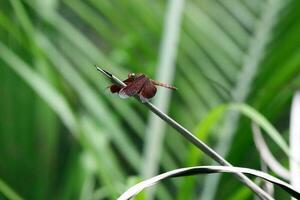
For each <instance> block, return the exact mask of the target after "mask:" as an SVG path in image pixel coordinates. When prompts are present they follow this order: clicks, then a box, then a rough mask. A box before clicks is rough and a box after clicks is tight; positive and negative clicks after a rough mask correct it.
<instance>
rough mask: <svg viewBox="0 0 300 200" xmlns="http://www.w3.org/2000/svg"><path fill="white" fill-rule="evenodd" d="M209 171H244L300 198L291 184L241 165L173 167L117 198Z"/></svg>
mask: <svg viewBox="0 0 300 200" xmlns="http://www.w3.org/2000/svg"><path fill="white" fill-rule="evenodd" d="M211 173H234V174H237V173H245V174H249V175H254V176H256V177H259V178H262V179H264V180H266V181H268V182H271V183H273V184H275V185H277V186H279V187H281V188H282V189H284V190H285V191H286V192H287V193H289V194H290V195H292V196H293V197H296V198H297V199H299V198H300V192H299V191H297V190H296V189H295V188H294V187H293V186H291V185H289V184H288V183H286V182H284V181H282V180H280V179H278V178H276V177H274V176H271V175H269V174H267V173H264V172H261V171H258V170H254V169H249V168H243V167H229V166H197V167H187V168H180V169H175V170H172V171H169V172H166V173H163V174H160V175H158V176H155V177H152V178H150V179H148V180H145V181H142V182H140V183H138V184H136V185H134V186H133V187H131V188H129V189H128V190H127V191H126V192H124V193H123V194H122V195H121V196H120V197H119V198H118V200H128V199H131V198H132V197H134V196H135V195H136V194H138V193H139V192H141V191H142V190H143V189H145V188H147V187H150V186H153V185H155V184H156V183H158V182H159V181H162V180H165V179H169V178H176V177H182V176H183V177H185V176H191V175H196V174H211Z"/></svg>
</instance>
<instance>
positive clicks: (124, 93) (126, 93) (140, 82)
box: [119, 75, 149, 98]
mask: <svg viewBox="0 0 300 200" xmlns="http://www.w3.org/2000/svg"><path fill="white" fill-rule="evenodd" d="M147 80H149V79H148V78H147V77H146V76H145V75H141V76H139V77H137V78H136V79H135V80H133V81H132V82H130V83H128V84H127V86H125V87H123V88H122V89H121V90H120V92H119V96H120V97H121V98H127V97H131V96H133V95H136V94H138V93H139V92H140V91H141V89H142V88H143V86H144V84H145V82H146V81H147Z"/></svg>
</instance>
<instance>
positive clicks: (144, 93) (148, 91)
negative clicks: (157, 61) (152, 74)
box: [139, 79, 157, 102]
mask: <svg viewBox="0 0 300 200" xmlns="http://www.w3.org/2000/svg"><path fill="white" fill-rule="evenodd" d="M156 90H157V89H156V87H155V85H154V84H153V83H152V82H151V81H150V80H149V79H148V80H147V82H146V83H145V84H144V87H143V88H142V90H141V91H140V93H139V96H140V99H141V101H142V102H146V101H148V100H149V99H151V98H152V97H154V95H155V94H156Z"/></svg>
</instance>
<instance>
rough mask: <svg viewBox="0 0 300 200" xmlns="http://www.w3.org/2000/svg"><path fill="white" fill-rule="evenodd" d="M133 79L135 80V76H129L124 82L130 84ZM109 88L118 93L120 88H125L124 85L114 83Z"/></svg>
mask: <svg viewBox="0 0 300 200" xmlns="http://www.w3.org/2000/svg"><path fill="white" fill-rule="evenodd" d="M132 81H133V78H128V79H126V80H124V81H123V82H124V83H125V84H126V85H128V84H129V83H131V82H132ZM108 88H109V89H110V92H111V93H117V92H120V90H121V89H122V88H123V86H119V85H116V84H113V85H110V86H108Z"/></svg>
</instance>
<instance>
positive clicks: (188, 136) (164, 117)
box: [96, 66, 273, 200]
mask: <svg viewBox="0 0 300 200" xmlns="http://www.w3.org/2000/svg"><path fill="white" fill-rule="evenodd" d="M96 68H97V70H98V71H100V72H101V73H102V74H103V75H105V76H106V77H107V78H109V79H110V80H111V81H112V82H113V83H115V84H118V85H120V86H126V84H125V83H123V82H122V81H121V80H119V79H118V78H117V77H115V76H114V75H112V74H111V73H109V72H107V71H106V70H104V69H101V68H99V67H97V66H96ZM136 99H138V100H139V98H138V97H137V96H136ZM139 101H140V100H139ZM140 102H141V101H140ZM143 104H144V105H145V106H146V107H148V108H149V109H150V110H151V111H152V112H153V113H155V114H156V115H157V116H159V117H160V118H161V119H162V120H164V121H165V122H167V123H168V124H169V125H170V126H172V127H173V128H174V129H176V130H177V131H178V132H179V133H180V134H181V135H182V136H183V137H184V138H185V139H187V140H188V141H190V142H191V143H193V144H194V145H195V146H196V147H198V149H200V150H201V151H203V152H204V153H205V154H207V155H208V156H209V157H210V158H212V159H213V160H215V161H216V162H218V163H219V164H220V165H223V166H232V165H231V164H230V163H229V162H228V161H226V160H225V159H224V158H223V157H222V156H220V155H219V154H218V153H217V152H215V151H214V150H213V149H211V148H210V147H209V146H207V145H206V144H205V143H204V142H202V141H201V140H199V139H198V138H197V137H195V136H194V135H193V134H192V133H191V132H190V131H188V130H187V129H186V128H184V127H183V126H181V125H180V124H179V123H177V122H176V121H175V120H174V119H172V118H171V117H169V116H168V115H166V114H165V113H163V112H161V111H160V110H159V109H158V108H157V107H155V106H154V105H153V104H151V103H150V102H144V103H143ZM236 176H237V177H238V178H239V180H240V181H241V182H242V183H244V184H245V185H246V186H248V187H249V188H250V189H251V190H252V191H253V192H255V193H256V195H257V196H258V197H259V198H260V199H268V200H270V199H273V198H272V197H271V196H270V195H269V194H267V193H266V192H265V191H263V190H262V189H261V188H260V187H258V186H257V185H256V184H255V183H254V182H252V181H251V180H250V179H249V178H248V177H247V176H245V175H244V174H243V173H236Z"/></svg>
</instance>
